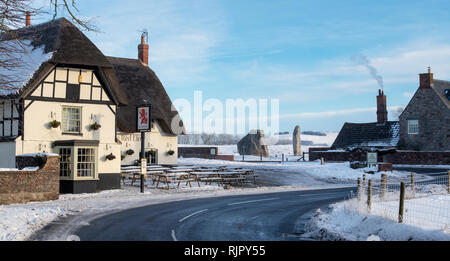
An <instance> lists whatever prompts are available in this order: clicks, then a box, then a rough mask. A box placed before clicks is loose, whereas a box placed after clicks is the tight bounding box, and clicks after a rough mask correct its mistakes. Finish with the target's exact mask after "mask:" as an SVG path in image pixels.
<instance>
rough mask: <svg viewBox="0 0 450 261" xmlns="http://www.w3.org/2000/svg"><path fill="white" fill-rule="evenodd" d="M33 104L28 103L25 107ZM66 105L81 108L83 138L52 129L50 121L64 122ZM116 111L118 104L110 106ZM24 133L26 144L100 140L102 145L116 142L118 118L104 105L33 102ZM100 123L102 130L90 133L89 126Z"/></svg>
mask: <svg viewBox="0 0 450 261" xmlns="http://www.w3.org/2000/svg"><path fill="white" fill-rule="evenodd" d="M29 103H30V101H29V100H26V101H25V106H27V105H28V104H29ZM63 106H74V107H81V113H82V116H81V121H82V122H81V132H82V134H83V135H82V136H77V135H63V134H62V131H61V126H60V127H58V128H52V127H50V125H49V124H50V122H51V121H53V120H57V121H59V122H61V121H62V108H63ZM110 107H111V108H112V109H113V110H114V111H115V110H116V108H115V105H110ZM24 117H25V121H24V124H25V126H24V134H25V136H24V137H25V140H26V141H46V140H47V141H55V140H73V139H82V140H100V142H101V143H115V126H116V125H115V116H114V114H113V112H112V111H111V110H110V109H109V108H108V105H104V104H87V103H63V102H50V101H34V102H33V103H32V104H31V105H30V106H29V107H28V108H27V110H26V111H25V113H24ZM94 122H98V123H99V124H100V125H101V126H102V127H101V128H100V129H99V130H96V131H94V130H90V128H89V125H91V124H92V123H94Z"/></svg>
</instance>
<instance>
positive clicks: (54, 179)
mask: <svg viewBox="0 0 450 261" xmlns="http://www.w3.org/2000/svg"><path fill="white" fill-rule="evenodd" d="M58 198H59V156H47V161H46V163H45V165H44V166H43V168H41V169H39V170H37V171H0V204H15V203H26V202H30V201H46V200H55V199H58Z"/></svg>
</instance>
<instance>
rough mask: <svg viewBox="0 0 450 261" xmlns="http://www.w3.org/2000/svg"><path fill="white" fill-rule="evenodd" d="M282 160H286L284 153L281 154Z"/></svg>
mask: <svg viewBox="0 0 450 261" xmlns="http://www.w3.org/2000/svg"><path fill="white" fill-rule="evenodd" d="M281 162H284V153H282V154H281Z"/></svg>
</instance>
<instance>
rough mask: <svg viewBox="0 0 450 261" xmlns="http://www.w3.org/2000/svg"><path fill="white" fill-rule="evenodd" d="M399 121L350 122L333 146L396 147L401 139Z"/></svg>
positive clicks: (339, 147)
mask: <svg viewBox="0 0 450 261" xmlns="http://www.w3.org/2000/svg"><path fill="white" fill-rule="evenodd" d="M399 128H400V126H399V123H398V121H387V122H385V123H382V124H380V123H377V122H371V123H348V122H346V123H345V124H344V126H343V127H342V129H341V131H340V132H339V134H338V136H337V137H336V140H335V141H334V143H333V145H332V147H333V148H335V149H346V148H352V147H394V146H396V145H397V143H398V140H399Z"/></svg>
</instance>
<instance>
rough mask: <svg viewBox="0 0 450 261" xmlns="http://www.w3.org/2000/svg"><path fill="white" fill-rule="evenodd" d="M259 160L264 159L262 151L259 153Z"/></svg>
mask: <svg viewBox="0 0 450 261" xmlns="http://www.w3.org/2000/svg"><path fill="white" fill-rule="evenodd" d="M259 161H262V152H261V153H260V154H259Z"/></svg>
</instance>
